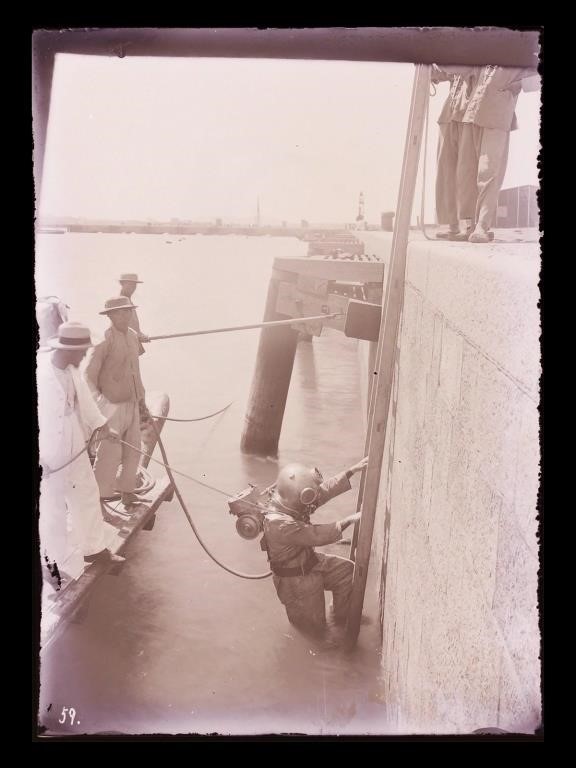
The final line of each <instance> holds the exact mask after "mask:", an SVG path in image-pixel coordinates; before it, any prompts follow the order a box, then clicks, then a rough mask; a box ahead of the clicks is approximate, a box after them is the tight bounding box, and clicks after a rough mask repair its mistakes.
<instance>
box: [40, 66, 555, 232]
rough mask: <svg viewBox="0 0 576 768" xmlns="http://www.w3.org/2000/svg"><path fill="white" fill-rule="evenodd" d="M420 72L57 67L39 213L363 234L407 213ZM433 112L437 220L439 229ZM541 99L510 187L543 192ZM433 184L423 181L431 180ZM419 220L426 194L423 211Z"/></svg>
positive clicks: (524, 104) (528, 109)
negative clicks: (402, 185) (405, 184)
mask: <svg viewBox="0 0 576 768" xmlns="http://www.w3.org/2000/svg"><path fill="white" fill-rule="evenodd" d="M413 76H414V67H413V66H412V65H411V64H380V63H364V62H328V61H288V60H268V59H257V60H256V59H213V58H207V59H186V58H175V59H160V58H129V57H128V58H123V59H119V58H104V57H100V56H77V55H68V54H66V55H62V54H60V55H59V56H58V57H57V61H56V66H55V74H54V83H53V90H52V103H51V109H50V120H49V126H48V138H47V149H46V164H45V171H44V181H43V191H42V194H43V197H42V201H41V213H42V214H43V215H48V216H75V217H86V218H106V219H148V218H153V219H159V220H166V219H170V218H173V217H176V218H184V219H194V220H213V219H214V218H216V217H221V218H223V219H224V220H226V219H227V218H234V219H246V220H254V218H255V215H256V200H257V198H258V197H260V208H261V216H262V220H263V221H266V220H268V221H274V220H277V221H280V220H287V221H293V222H299V221H300V219H302V218H305V219H308V220H310V221H312V222H321V221H325V222H346V221H353V220H354V218H355V216H356V213H357V207H358V197H359V193H360V191H362V192H363V193H364V198H365V213H366V218H367V220H368V221H369V222H370V223H377V222H378V221H379V217H380V213H381V212H382V211H386V210H394V209H395V207H396V199H397V190H398V183H399V179H400V170H401V165H402V155H403V150H404V139H405V133H406V127H407V120H408V110H409V103H410V95H411V87H412V81H413ZM447 90H448V89H447V84H444V83H443V84H442V85H441V86H439V87H438V92H437V95H436V96H434V97H433V98H431V100H430V127H429V134H428V142H427V146H428V162H427V170H426V172H427V184H426V197H427V201H426V212H427V215H426V219H427V221H430V222H432V221H433V220H434V213H433V211H434V188H433V183H434V175H435V154H436V141H437V124H436V119H437V116H438V113H439V111H440V109H441V106H442V103H443V101H444V99H445V98H446V95H447ZM539 103H540V94H539V93H529V94H524V93H521V94H520V96H519V99H518V109H517V116H518V122H519V126H520V128H519V130H518V131H516V132H514V133H512V140H511V149H510V159H509V163H508V171H507V175H506V179H505V182H504V187H508V186H516V185H519V184H537V183H538V181H537V180H538V174H537V168H536V157H537V152H538V119H539V118H538V115H539ZM420 172H421V171H420ZM419 209H420V189H418V190H417V198H416V201H415V206H414V211H415V213H416V212H417V210H418V211H419Z"/></svg>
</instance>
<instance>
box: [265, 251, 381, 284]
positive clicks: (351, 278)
mask: <svg viewBox="0 0 576 768" xmlns="http://www.w3.org/2000/svg"><path fill="white" fill-rule="evenodd" d="M274 269H281V270H284V271H286V272H297V273H298V274H300V275H308V276H309V277H318V278H320V279H322V280H341V281H342V282H349V283H354V282H359V283H381V282H382V279H383V277H384V264H383V262H377V261H337V260H336V259H315V258H313V257H312V258H309V259H306V258H303V259H286V258H276V259H274Z"/></svg>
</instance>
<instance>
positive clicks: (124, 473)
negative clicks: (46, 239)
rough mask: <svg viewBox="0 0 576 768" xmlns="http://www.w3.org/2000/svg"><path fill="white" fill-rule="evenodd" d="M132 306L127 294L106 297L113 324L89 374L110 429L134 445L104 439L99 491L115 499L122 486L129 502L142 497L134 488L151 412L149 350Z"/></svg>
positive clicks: (98, 466)
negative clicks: (145, 375) (143, 424)
mask: <svg viewBox="0 0 576 768" xmlns="http://www.w3.org/2000/svg"><path fill="white" fill-rule="evenodd" d="M133 308H134V305H133V304H132V302H131V301H130V299H128V298H127V297H126V296H116V297H114V298H112V299H108V301H106V303H105V305H104V309H103V310H102V312H100V314H101V315H108V318H109V320H110V327H109V328H108V329H107V331H106V333H105V336H104V341H102V342H100V344H98V345H97V346H96V347H95V348H94V350H93V354H92V357H91V358H90V361H89V363H88V365H87V367H86V373H85V375H86V378H87V380H88V383H89V385H90V388H91V389H92V391H93V392H94V394H95V395H96V399H97V402H98V404H99V406H100V409H101V410H102V411H103V412H104V413H105V414H106V415H107V416H108V418H109V422H108V424H109V426H110V428H111V429H113V430H114V431H115V432H117V433H118V435H119V437H120V438H121V440H123V441H125V442H126V443H130V444H131V445H132V446H134V448H131V447H129V446H127V445H124V444H121V443H117V442H110V441H108V440H107V441H104V442H101V443H100V445H99V446H98V449H97V451H96V461H95V463H94V473H95V475H96V480H97V481H98V485H99V488H100V496H101V497H102V498H104V499H106V498H110V497H111V496H113V495H114V494H115V493H116V491H117V490H118V491H120V493H121V497H122V503H123V504H124V506H126V507H128V506H131V505H132V504H134V503H135V502H136V501H137V500H138V497H137V496H136V494H135V490H136V474H137V470H138V465H139V463H140V453H139V452H138V451H137V450H135V448H140V417H141V415H142V416H143V417H144V418H147V417H149V414H148V409H147V408H146V404H145V392H144V385H143V384H142V379H141V377H140V364H139V360H138V358H139V356H140V355H141V354H143V352H144V349H143V347H142V345H141V343H140V341H139V339H138V336H137V334H136V331H134V330H133V329H132V328H130V320H131V318H132V312H133ZM120 465H121V466H122V469H121V471H120V473H119V474H118V470H119V468H120Z"/></svg>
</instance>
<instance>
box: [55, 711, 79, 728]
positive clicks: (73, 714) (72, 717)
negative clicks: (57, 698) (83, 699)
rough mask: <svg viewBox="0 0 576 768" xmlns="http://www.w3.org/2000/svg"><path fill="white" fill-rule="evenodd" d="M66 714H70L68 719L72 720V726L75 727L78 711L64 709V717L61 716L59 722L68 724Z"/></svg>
mask: <svg viewBox="0 0 576 768" xmlns="http://www.w3.org/2000/svg"><path fill="white" fill-rule="evenodd" d="M66 713H68V717H69V718H70V725H74V720H75V719H76V710H75V709H74V707H62V715H61V716H60V719H59V720H58V722H59V723H65V722H66Z"/></svg>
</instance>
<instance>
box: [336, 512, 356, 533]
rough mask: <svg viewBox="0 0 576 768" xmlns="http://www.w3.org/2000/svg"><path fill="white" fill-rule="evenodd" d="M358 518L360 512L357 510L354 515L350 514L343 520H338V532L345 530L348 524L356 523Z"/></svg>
mask: <svg viewBox="0 0 576 768" xmlns="http://www.w3.org/2000/svg"><path fill="white" fill-rule="evenodd" d="M359 520H360V512H357V513H356V514H355V515H350V516H349V517H345V518H344V520H340V522H339V523H338V527H339V528H340V533H342V531H345V530H346V528H348V526H349V525H352V523H357V522H358V521H359Z"/></svg>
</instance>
